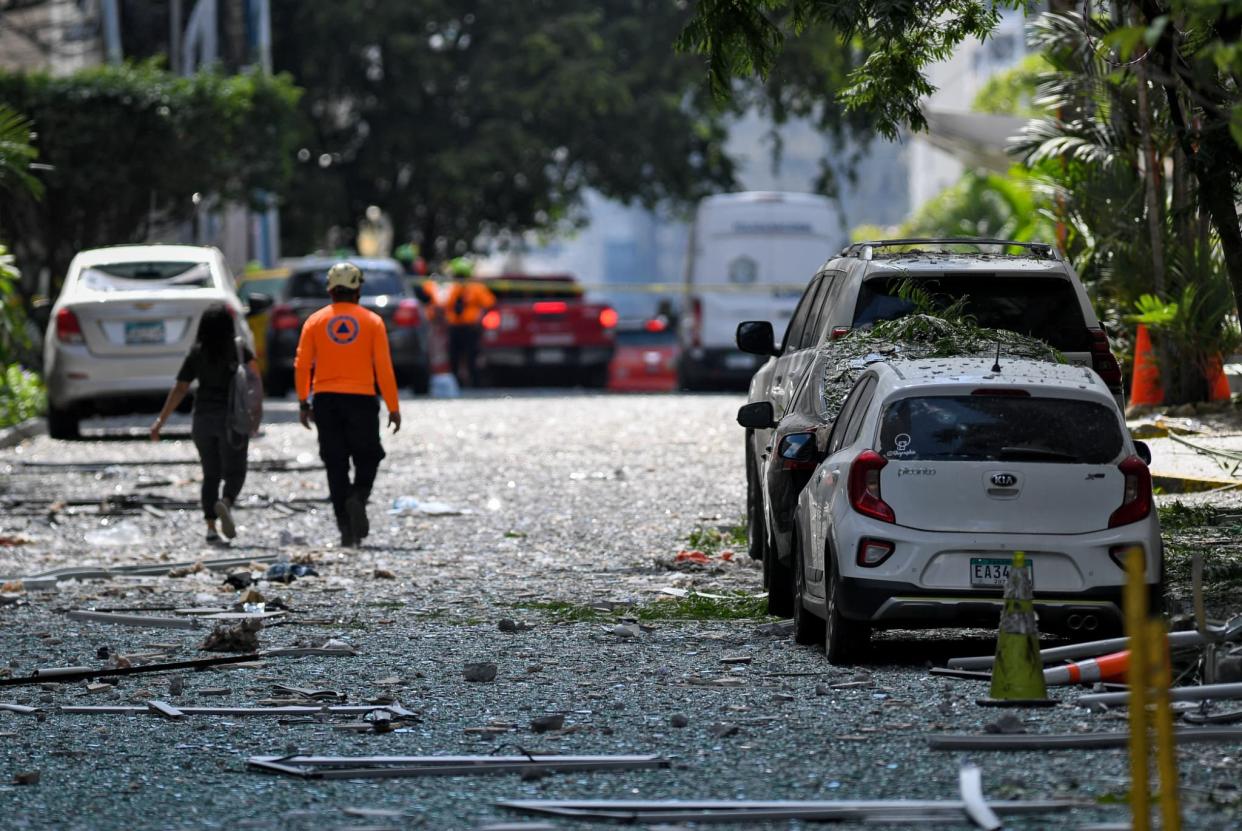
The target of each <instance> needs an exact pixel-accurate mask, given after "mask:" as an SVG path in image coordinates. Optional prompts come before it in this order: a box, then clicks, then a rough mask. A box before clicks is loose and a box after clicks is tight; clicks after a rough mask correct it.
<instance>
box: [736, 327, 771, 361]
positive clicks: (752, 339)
mask: <svg viewBox="0 0 1242 831" xmlns="http://www.w3.org/2000/svg"><path fill="white" fill-rule="evenodd" d="M736 339H737V348H738V349H740V350H742V351H743V352H749V353H750V354H751V355H762V356H763V357H765V358H766V357H768V356H769V355H775V354H776V336H775V335H774V334H773V333H772V324H771V323H769V322H768V321H766V320H744V321H742V322H741V323H739V324H738V325H737V338H736Z"/></svg>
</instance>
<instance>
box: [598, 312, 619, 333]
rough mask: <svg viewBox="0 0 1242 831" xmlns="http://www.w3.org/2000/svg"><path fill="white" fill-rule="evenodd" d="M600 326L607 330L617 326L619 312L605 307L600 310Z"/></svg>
mask: <svg viewBox="0 0 1242 831" xmlns="http://www.w3.org/2000/svg"><path fill="white" fill-rule="evenodd" d="M599 325H600V326H603V327H604V328H605V329H611V328H612V327H614V326H616V325H617V310H616V309H614V308H612V307H611V306H605V307H604V308H602V309H600V310H599Z"/></svg>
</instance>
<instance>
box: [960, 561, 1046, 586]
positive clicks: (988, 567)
mask: <svg viewBox="0 0 1242 831" xmlns="http://www.w3.org/2000/svg"><path fill="white" fill-rule="evenodd" d="M1012 564H1013V560H1008V559H993V558H989V557H971V558H970V587H971V588H972V589H979V588H997V589H1003V588H1005V583H1007V582H1008V581H1009V567H1010V566H1011V565H1012ZM1031 565H1032V564H1031V562H1030V560H1028V561H1027V563H1026V570H1027V572H1028V573H1029V574H1030V577H1031V585H1032V586H1033V585H1035V570H1034V569H1033V568H1032V567H1031Z"/></svg>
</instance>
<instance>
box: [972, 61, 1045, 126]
mask: <svg viewBox="0 0 1242 831" xmlns="http://www.w3.org/2000/svg"><path fill="white" fill-rule="evenodd" d="M1051 68H1052V67H1051V66H1050V65H1049V63H1048V60H1047V58H1045V57H1044V56H1043V54H1042V53H1039V52H1036V53H1034V54H1031V55H1027V56H1026V57H1025V58H1023V59H1022V60H1021V61H1019V62H1018V64H1017V66H1014V67H1013V68H1011V69H1007V70H1005V71H1004V72H998V73H996V74H995V75H993V76H992V77H991V78H988V80H987V81H986V82H984V84H983V87H982V88H981V89H980V90H979V92H978V93H976V95H975V100H974V103H973V104H972V105H971V109H973V110H975V111H977V112H981V113H991V114H993V115H1016V116H1023V117H1025V118H1035V117H1037V116H1042V115H1045V114H1046V113H1045V112H1044V111H1043V109H1042V108H1040V107H1037V106H1035V103H1034V101H1035V98H1036V94H1037V88H1038V86H1039V80H1040V78H1041V76H1042V75H1043V74H1044V73H1046V72H1048V71H1049V70H1050V69H1051Z"/></svg>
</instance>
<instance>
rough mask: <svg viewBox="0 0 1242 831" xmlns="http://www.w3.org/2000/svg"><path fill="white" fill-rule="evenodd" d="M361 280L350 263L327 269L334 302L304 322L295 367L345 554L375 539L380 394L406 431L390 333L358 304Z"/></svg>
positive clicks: (305, 422) (392, 421)
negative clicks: (372, 501)
mask: <svg viewBox="0 0 1242 831" xmlns="http://www.w3.org/2000/svg"><path fill="white" fill-rule="evenodd" d="M362 279H363V278H362V271H361V270H360V269H359V268H358V266H356V265H354V264H353V263H348V262H343V263H337V264H336V265H334V266H332V268H330V269H328V295H329V296H330V297H331V298H332V303H331V305H328V306H324V307H323V308H322V309H320V310H319V311H317V312H315V313H314V314H312V315H311V316H310V317H309V318H307V320H306V323H305V325H303V326H302V335H301V337H300V338H299V339H298V354H297V358H296V359H295V360H294V376H295V379H296V382H297V388H298V401H299V402H300V405H299V416H298V418H299V420H300V421H301V422H302V426H303V427H305V428H306V429H307V430H309V429H310V425H311V421H314V422H315V426H316V427H317V428H318V430H319V458H321V459H323V466H324V469H325V470H326V471H327V474H328V495H329V497H330V498H331V501H332V512H333V513H334V514H335V515H336V525H337V528H338V529H339V530H340V532H341V545H342V547H347V548H356V547H357V546H359V545H361V544H362V540H363V538H364V537H366V536H367V534H368V533H369V532H370V524H369V523H368V521H367V508H366V506H367V500H368V499H369V498H370V496H371V488H372V486H374V484H375V476H376V473H377V472H378V471H379V463H380V461H381V460H382V459H383V458H384V448H383V446H382V445H381V444H380V431H379V401H377V400H376V397H375V390H376V387H378V388H379V391H380V393H381V394H382V395H383V397H384V403H385V404H386V405H387V407H388V423H389V425H391V426H392V431H393V432H394V433H395V432H397V431H398V430H399V429H401V410H400V407H399V405H398V403H397V378H396V375H395V374H394V373H393V369H392V355H391V354H390V353H389V351H388V331H387V329H385V327H384V320H383V318H381V317H380V316H379V315H377V314H375V312H372V311H371V310H370V309H366V308H363V307H362V306H360V305H358V299H359V297H360V295H361V293H362ZM312 395H313V397H312ZM350 462H353V466H354V479H353V481H352V482H351V481H350V479H349V466H350Z"/></svg>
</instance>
